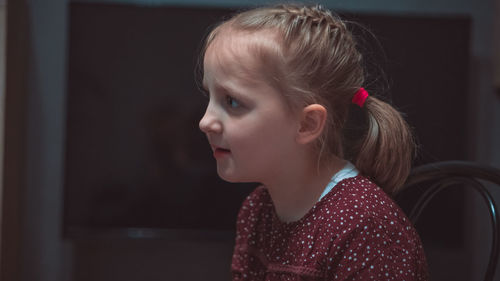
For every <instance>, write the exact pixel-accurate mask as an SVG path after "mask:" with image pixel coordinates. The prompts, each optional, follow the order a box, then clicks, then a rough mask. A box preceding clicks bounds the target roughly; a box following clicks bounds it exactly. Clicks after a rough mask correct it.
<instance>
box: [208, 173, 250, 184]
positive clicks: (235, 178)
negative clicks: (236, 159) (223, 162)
mask: <svg viewBox="0 0 500 281" xmlns="http://www.w3.org/2000/svg"><path fill="white" fill-rule="evenodd" d="M217 174H218V175H219V177H220V178H221V179H222V180H224V181H227V182H230V183H241V182H252V181H251V180H246V179H243V178H241V177H238V176H237V175H234V174H231V173H226V172H224V171H219V170H218V171H217Z"/></svg>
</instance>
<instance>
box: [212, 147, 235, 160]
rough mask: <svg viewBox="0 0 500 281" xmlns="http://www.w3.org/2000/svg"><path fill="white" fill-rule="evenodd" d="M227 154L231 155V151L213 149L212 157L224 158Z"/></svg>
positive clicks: (218, 148)
mask: <svg viewBox="0 0 500 281" xmlns="http://www.w3.org/2000/svg"><path fill="white" fill-rule="evenodd" d="M229 154H231V150H229V149H225V148H220V147H214V157H215V158H220V157H224V156H227V155H229Z"/></svg>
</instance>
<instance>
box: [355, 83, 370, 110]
mask: <svg viewBox="0 0 500 281" xmlns="http://www.w3.org/2000/svg"><path fill="white" fill-rule="evenodd" d="M366 98H368V92H367V91H366V90H365V89H364V88H363V87H361V88H359V90H358V91H357V92H356V93H355V94H354V97H352V103H354V104H357V105H358V106H359V107H363V105H365V101H366Z"/></svg>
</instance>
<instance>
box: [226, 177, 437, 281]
mask: <svg viewBox="0 0 500 281" xmlns="http://www.w3.org/2000/svg"><path fill="white" fill-rule="evenodd" d="M231 270H232V275H233V280H267V281H273V280H283V281H284V280H290V281H292V280H428V273H427V263H426V259H425V254H424V251H423V248H422V244H421V241H420V238H419V237H418V234H417V232H416V231H415V229H414V228H413V226H412V225H411V223H410V221H409V220H408V218H407V217H406V216H405V214H404V213H403V212H402V210H401V209H400V208H399V207H398V206H397V205H396V204H395V203H394V202H393V201H392V200H391V199H390V198H389V197H388V196H387V195H386V194H385V193H384V191H382V190H381V189H380V188H379V187H378V186H376V185H375V184H373V183H372V182H370V181H369V180H368V179H366V178H364V177H362V176H356V177H353V178H348V179H344V180H343V181H341V182H340V183H338V184H337V186H335V187H334V188H333V189H332V191H330V192H329V193H328V194H327V195H326V196H325V197H323V198H322V199H321V200H320V201H319V202H318V203H316V205H314V207H313V208H312V209H311V210H310V211H309V212H308V213H307V214H306V215H305V216H304V217H303V218H302V219H300V220H298V221H296V222H291V223H284V222H281V221H280V220H279V219H278V217H277V215H276V212H275V209H274V206H273V203H272V201H271V197H270V196H269V193H268V192H267V189H266V188H265V187H263V186H261V187H258V188H257V189H256V190H255V191H253V192H252V193H251V194H250V195H249V196H248V197H247V199H246V200H245V202H244V203H243V205H242V207H241V209H240V212H239V214H238V219H237V233H236V244H235V249H234V254H233V260H232V264H231Z"/></svg>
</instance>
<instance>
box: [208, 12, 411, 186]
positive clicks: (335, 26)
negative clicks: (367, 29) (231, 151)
mask: <svg viewBox="0 0 500 281" xmlns="http://www.w3.org/2000/svg"><path fill="white" fill-rule="evenodd" d="M222 31H225V32H227V31H229V32H250V33H253V32H262V31H271V32H274V33H275V34H276V35H277V36H276V38H277V39H276V41H277V42H275V43H276V46H274V47H273V46H270V44H267V43H266V44H264V43H263V44H259V42H258V40H252V42H251V44H254V46H252V47H253V49H252V50H255V53H256V54H257V56H256V58H257V59H260V62H261V63H262V65H263V66H265V69H266V72H269V74H270V75H268V77H269V82H270V83H272V85H274V86H275V87H277V88H278V89H279V90H281V92H282V93H284V94H285V96H286V97H287V99H286V100H287V102H288V103H289V105H290V107H291V108H302V107H304V106H306V105H308V104H313V103H318V104H322V105H323V106H325V108H326V109H327V111H328V117H327V118H328V119H327V122H326V125H325V130H324V132H323V134H322V136H321V138H320V139H319V141H318V142H317V145H318V151H319V159H320V160H321V161H328V160H330V157H329V156H333V155H334V156H337V157H341V158H344V157H345V155H347V154H348V155H347V156H348V157H345V158H346V159H348V160H350V161H352V162H354V164H355V166H356V167H357V168H358V169H359V170H360V172H361V173H362V174H363V175H365V176H367V177H368V178H370V179H371V180H372V181H374V182H375V183H377V184H378V185H379V186H380V187H382V188H383V189H384V190H385V191H386V192H387V193H389V194H392V193H394V192H395V191H397V189H398V188H399V187H400V186H401V185H402V184H403V183H404V181H405V180H406V177H407V176H408V174H409V171H410V168H411V161H412V156H413V151H414V146H415V145H414V142H413V137H412V133H411V131H410V129H409V127H408V125H407V123H406V122H405V120H404V119H403V117H402V116H401V114H400V113H399V112H398V111H397V110H395V109H394V108H393V107H392V106H391V105H389V104H387V103H385V102H383V101H381V100H379V99H377V98H375V97H373V96H370V97H368V98H367V100H366V102H365V104H364V107H363V111H365V112H366V114H365V115H364V116H365V119H366V120H365V121H366V122H365V123H367V125H366V127H367V128H366V129H365V130H364V132H363V134H362V137H360V138H356V139H352V138H351V139H350V140H349V143H346V140H348V139H349V137H346V135H345V134H346V131H345V130H344V127H345V125H346V122H347V123H348V122H350V119H351V118H349V115H350V113H349V111H350V110H358V109H352V108H353V106H352V103H351V100H352V98H353V96H354V94H355V93H356V92H357V90H358V89H359V88H360V87H361V86H362V85H363V83H364V71H363V65H362V60H363V57H362V55H361V53H360V52H359V51H358V50H357V46H356V42H355V40H354V38H353V35H352V33H351V32H350V31H349V30H348V28H347V26H346V23H345V22H344V21H343V20H341V19H340V18H339V17H338V16H337V15H334V14H332V13H331V12H330V11H328V10H326V9H323V8H322V7H321V6H319V5H318V6H299V5H292V4H286V5H278V6H272V7H262V8H256V9H252V10H248V11H244V12H241V13H239V14H236V15H235V16H233V17H232V18H230V19H229V20H227V21H225V22H222V23H221V24H219V25H218V26H217V27H215V28H214V29H213V30H212V31H211V32H210V34H209V35H208V36H207V38H206V40H205V45H204V49H203V52H202V56H201V59H202V58H203V55H204V53H205V51H206V49H207V48H208V46H209V45H210V44H211V43H212V42H213V41H214V40H216V38H217V36H218V35H219V34H221V33H222ZM347 134H348V132H347ZM345 152H348V153H345Z"/></svg>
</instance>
